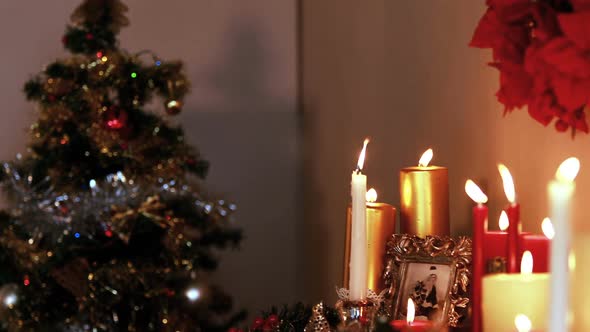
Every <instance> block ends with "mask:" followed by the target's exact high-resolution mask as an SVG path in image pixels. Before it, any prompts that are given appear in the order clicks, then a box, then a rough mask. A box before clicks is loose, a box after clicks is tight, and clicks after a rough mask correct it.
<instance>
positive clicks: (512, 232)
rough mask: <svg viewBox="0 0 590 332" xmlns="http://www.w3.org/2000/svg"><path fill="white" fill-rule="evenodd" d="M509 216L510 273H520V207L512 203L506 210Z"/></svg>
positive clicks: (508, 261) (508, 259)
mask: <svg viewBox="0 0 590 332" xmlns="http://www.w3.org/2000/svg"><path fill="white" fill-rule="evenodd" d="M506 214H507V215H508V222H509V223H508V258H507V263H508V264H507V265H508V266H507V270H508V273H518V272H520V271H519V270H520V267H519V266H518V257H520V256H519V253H520V250H519V245H518V241H519V239H520V227H521V226H520V205H518V204H516V203H512V204H510V205H509V206H508V208H507V209H506Z"/></svg>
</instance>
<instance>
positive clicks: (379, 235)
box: [343, 188, 395, 293]
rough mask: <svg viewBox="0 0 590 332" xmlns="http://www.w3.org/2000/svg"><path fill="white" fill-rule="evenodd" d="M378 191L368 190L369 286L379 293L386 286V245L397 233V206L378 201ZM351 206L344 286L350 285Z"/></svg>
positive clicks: (347, 224)
mask: <svg viewBox="0 0 590 332" xmlns="http://www.w3.org/2000/svg"><path fill="white" fill-rule="evenodd" d="M376 200H377V192H376V191H375V189H372V188H371V189H370V190H369V191H368V192H367V213H366V216H367V218H366V224H367V288H368V289H371V290H373V291H375V292H377V293H379V292H380V291H382V290H383V289H384V288H385V285H384V282H383V272H384V269H385V249H386V248H385V247H386V243H387V241H388V240H389V238H390V237H391V235H392V234H393V233H395V207H393V206H391V205H389V204H386V203H376V202H375V201H376ZM351 212H352V211H351V207H350V206H348V209H347V212H346V242H345V246H344V283H343V285H344V287H348V281H349V268H350V267H349V263H350V232H351V226H352V218H351Z"/></svg>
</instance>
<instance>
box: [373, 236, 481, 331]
mask: <svg viewBox="0 0 590 332" xmlns="http://www.w3.org/2000/svg"><path fill="white" fill-rule="evenodd" d="M386 255H387V266H386V268H385V272H384V275H383V278H384V280H385V286H386V287H387V288H388V289H389V291H388V295H389V298H390V299H391V300H392V301H391V302H390V305H391V312H392V314H393V316H392V317H393V318H394V319H405V312H406V303H407V301H408V298H412V300H413V301H414V302H416V303H415V306H416V316H418V317H421V318H422V319H428V320H433V321H436V323H440V324H445V325H448V326H459V325H460V323H461V322H463V321H464V319H465V317H466V316H467V311H468V305H469V289H468V287H469V281H470V278H471V271H470V269H471V239H470V238H468V237H457V238H451V237H438V236H426V237H425V238H421V237H418V236H415V235H407V234H394V235H393V236H392V237H391V239H390V240H389V241H388V243H387V254H386Z"/></svg>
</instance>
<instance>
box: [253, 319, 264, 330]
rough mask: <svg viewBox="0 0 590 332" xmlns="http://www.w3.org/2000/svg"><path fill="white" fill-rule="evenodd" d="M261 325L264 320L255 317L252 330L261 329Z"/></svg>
mask: <svg viewBox="0 0 590 332" xmlns="http://www.w3.org/2000/svg"><path fill="white" fill-rule="evenodd" d="M262 325H264V319H262V317H256V318H255V319H254V323H252V327H251V328H252V330H256V329H259V328H262Z"/></svg>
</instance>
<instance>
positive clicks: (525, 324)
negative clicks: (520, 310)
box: [514, 314, 533, 332]
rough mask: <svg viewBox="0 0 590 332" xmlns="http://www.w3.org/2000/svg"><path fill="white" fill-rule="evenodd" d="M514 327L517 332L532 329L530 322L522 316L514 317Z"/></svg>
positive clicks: (527, 331)
mask: <svg viewBox="0 0 590 332" xmlns="http://www.w3.org/2000/svg"><path fill="white" fill-rule="evenodd" d="M514 325H515V326H516V329H517V330H518V332H529V331H530V330H531V328H532V327H533V324H532V323H531V320H530V319H529V318H528V317H527V316H526V315H523V314H518V315H516V317H514Z"/></svg>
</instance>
